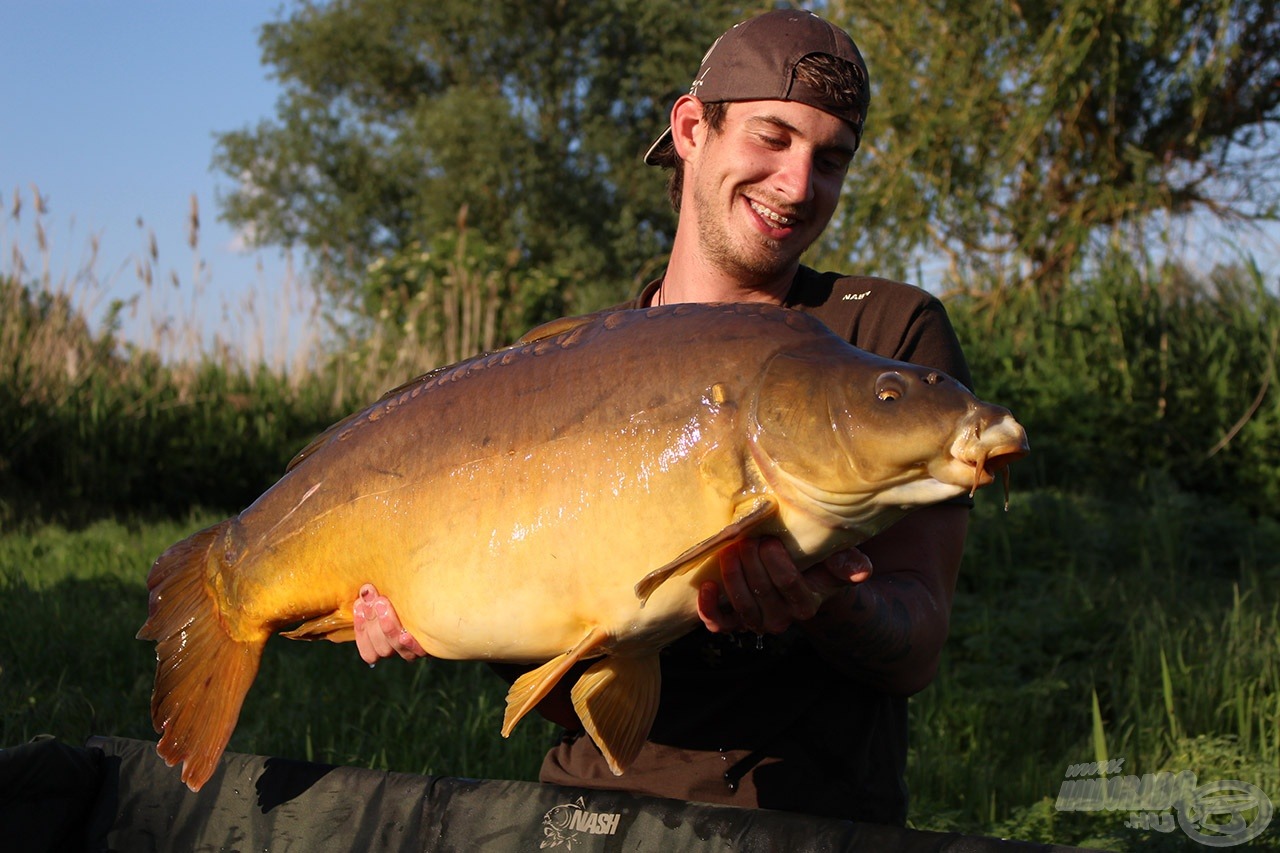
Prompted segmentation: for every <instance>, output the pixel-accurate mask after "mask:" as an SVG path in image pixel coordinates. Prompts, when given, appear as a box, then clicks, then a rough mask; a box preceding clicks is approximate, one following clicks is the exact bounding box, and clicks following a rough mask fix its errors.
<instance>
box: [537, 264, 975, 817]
mask: <svg viewBox="0 0 1280 853" xmlns="http://www.w3.org/2000/svg"><path fill="white" fill-rule="evenodd" d="M659 285H660V281H655V282H652V283H650V284H649V285H648V286H647V287H646V288H645V289H644V291H642V292H641V294H640V296H639V297H637V299H635V300H633V301H632V302H629V303H626V304H624V305H620V306H617V307H618V308H640V307H644V306H646V305H648V304H649V301H650V299H651V298H652V296H653V293H654V292H655V291H656V290H657V288H658V286H659ZM785 304H786V305H787V306H788V307H790V308H794V309H797V310H799V311H804V312H806V313H810V314H812V315H814V316H816V317H818V318H819V319H821V320H822V321H823V322H824V323H825V324H826V325H827V326H828V327H830V328H831V329H832V330H833V331H835V332H836V333H837V334H839V335H841V336H843V337H844V338H845V339H846V340H848V341H850V342H851V343H853V344H854V345H855V346H858V347H860V348H862V349H866V350H868V351H870V352H873V353H876V354H877V355H881V356H886V357H889V358H894V359H898V360H901V361H909V362H912V363H915V364H919V365H922V366H925V367H930V368H934V369H937V370H941V371H943V372H945V373H948V374H949V375H951V376H953V377H954V378H956V379H958V380H959V381H961V382H963V383H964V384H965V385H966V386H968V387H972V380H971V378H970V376H969V369H968V366H967V364H966V363H965V359H964V355H963V353H962V351H961V349H960V344H959V342H958V341H957V339H956V335H955V332H954V330H953V329H952V327H951V323H950V321H949V320H948V319H947V315H946V311H945V310H944V308H943V307H942V304H941V303H940V302H939V301H938V300H937V299H936V298H934V297H933V296H931V295H930V294H928V293H927V292H925V291H923V290H921V289H920V288H917V287H912V286H910V285H906V284H902V283H900V282H895V281H889V280H887V279H881V278H870V277H849V276H840V275H838V274H835V273H818V272H815V271H814V270H811V269H808V268H807V267H801V268H800V271H799V273H798V274H797V276H796V280H795V282H794V283H793V285H792V288H791V291H790V292H789V293H788V295H787V298H786V301H785ZM661 663H662V694H661V700H660V704H659V708H658V715H657V718H656V720H655V721H654V725H653V729H652V731H651V733H650V735H649V740H648V741H647V742H646V743H645V745H644V747H643V749H642V750H641V752H640V755H639V756H638V758H637V759H636V761H635V762H634V763H633V764H632V765H631V766H630V767H629V768H628V769H627V772H626V774H625V775H623V776H614V775H613V774H612V773H611V772H610V771H609V769H608V766H607V765H606V764H605V761H604V759H603V757H602V756H601V755H600V752H599V750H598V749H597V748H596V746H595V744H594V743H593V742H592V741H591V739H590V738H589V737H587V736H586V735H585V734H584V733H582V732H571V733H566V735H565V737H564V738H563V739H562V740H561V742H560V743H559V744H558V745H557V746H555V747H554V748H553V749H552V750H551V751H550V752H549V753H548V754H547V757H546V760H545V761H544V763H543V766H542V773H541V779H542V781H544V782H551V783H555V784H561V785H573V786H579V787H588V788H610V789H620V790H627V791H631V792H634V793H638V794H649V795H654V796H663V797H672V798H676V799H684V800H694V801H701V802H717V803H726V804H730V805H737V806H744V807H760V808H774V809H784V810H787V811H795V812H803V813H809V814H817V815H824V816H830V817H840V818H846V819H850V820H859V821H870V822H875V823H891V824H903V823H905V821H906V809H907V791H906V785H905V781H904V774H905V770H906V758H907V704H906V699H905V698H902V697H896V696H889V695H886V694H883V693H879V692H877V691H875V690H872V689H870V688H868V687H866V686H865V685H862V684H860V683H858V682H857V681H855V680H853V679H851V678H848V677H846V676H843V675H841V674H839V673H837V672H835V671H834V670H833V669H832V668H831V667H830V666H829V665H827V664H825V663H824V662H823V661H822V660H821V659H820V658H819V656H818V654H817V653H816V651H814V649H813V648H812V647H811V646H810V645H809V643H808V641H807V640H806V639H805V638H804V637H803V635H802V633H801V632H800V631H799V630H797V629H792V630H791V631H789V632H787V633H785V634H782V635H779V636H763V637H757V636H756V635H755V634H746V635H743V634H737V635H724V634H712V633H711V632H709V631H706V630H704V629H702V628H698V629H695V630H694V631H693V632H691V633H690V634H688V635H686V636H685V637H683V638H682V639H680V640H679V641H677V642H675V643H673V644H672V645H671V646H669V647H667V648H666V649H664V650H663V652H662V654H661Z"/></svg>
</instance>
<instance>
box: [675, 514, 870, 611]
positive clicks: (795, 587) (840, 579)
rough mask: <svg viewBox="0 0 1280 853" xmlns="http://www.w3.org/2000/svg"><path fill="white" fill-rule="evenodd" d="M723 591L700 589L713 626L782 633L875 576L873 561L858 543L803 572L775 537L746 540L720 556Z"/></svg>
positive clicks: (701, 605) (700, 608)
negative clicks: (843, 591) (853, 585)
mask: <svg viewBox="0 0 1280 853" xmlns="http://www.w3.org/2000/svg"><path fill="white" fill-rule="evenodd" d="M720 573H721V581H722V583H723V595H722V594H721V592H720V590H719V589H718V588H716V585H715V584H714V583H706V584H703V586H702V588H701V589H699V591H698V616H699V617H700V618H701V619H702V623H703V624H704V625H706V626H707V628H708V629H709V630H711V631H717V632H725V631H742V630H747V631H755V632H757V633H765V634H780V633H782V632H783V631H785V630H787V628H789V627H790V626H791V625H792V624H793V623H795V622H803V621H806V620H808V619H812V618H813V617H814V616H815V615H817V613H818V610H819V609H820V608H821V607H822V604H823V602H824V601H826V599H827V598H829V597H830V596H831V595H832V594H834V593H835V592H838V591H839V590H841V589H844V588H846V587H848V585H849V584H851V583H861V582H862V581H864V580H866V579H867V578H868V577H870V576H871V561H870V559H868V558H867V556H866V555H865V554H863V553H862V552H861V551H859V550H857V549H856V548H851V549H849V550H847V551H841V552H839V553H837V554H834V555H832V556H831V557H829V558H828V559H827V560H826V561H824V562H822V563H819V564H817V565H815V566H812V567H810V568H809V569H807V570H805V571H803V572H802V571H800V570H799V569H798V568H797V567H796V564H795V561H794V560H792V559H791V555H790V554H788V553H787V550H786V548H785V547H784V546H783V544H782V543H781V542H780V541H779V540H777V539H774V538H762V539H754V540H747V541H744V542H741V543H739V544H738V545H737V546H735V547H732V548H728V549H725V550H724V551H723V552H721V556H720Z"/></svg>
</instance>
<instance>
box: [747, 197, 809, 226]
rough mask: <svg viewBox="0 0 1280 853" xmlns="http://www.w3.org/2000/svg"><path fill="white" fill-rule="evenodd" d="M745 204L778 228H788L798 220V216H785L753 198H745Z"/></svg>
mask: <svg viewBox="0 0 1280 853" xmlns="http://www.w3.org/2000/svg"><path fill="white" fill-rule="evenodd" d="M747 204H749V205H750V206H751V209H752V210H754V211H755V212H756V215H757V216H759V217H760V218H761V219H763V220H764V221H765V222H766V223H768V224H770V225H776V226H777V227H779V228H790V227H792V226H794V225H795V224H796V223H798V222H799V221H800V219H799V217H796V216H785V215H783V214H781V213H778V212H777V211H776V210H773V209H772V208H768V207H765V206H764V205H763V204H761V203H760V202H758V201H755V200H754V199H750V198H749V199H747Z"/></svg>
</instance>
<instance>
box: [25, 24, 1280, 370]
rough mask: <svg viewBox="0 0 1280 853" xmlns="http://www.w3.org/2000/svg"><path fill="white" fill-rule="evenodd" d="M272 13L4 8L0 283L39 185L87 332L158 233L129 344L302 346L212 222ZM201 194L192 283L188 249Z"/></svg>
mask: <svg viewBox="0 0 1280 853" xmlns="http://www.w3.org/2000/svg"><path fill="white" fill-rule="evenodd" d="M278 8H279V6H278V4H277V3H276V2H274V0H272V2H266V0H262V2H250V0H148V2H143V0H0V32H2V33H4V36H3V40H2V41H0V75H2V76H0V79H3V80H4V81H5V84H4V85H3V86H0V122H2V123H3V124H2V127H3V132H2V133H0V251H3V255H0V272H4V271H10V270H12V261H11V260H10V258H11V257H12V248H13V246H14V245H17V246H18V247H19V248H20V249H21V251H22V254H23V257H24V259H25V261H26V263H27V266H28V268H29V269H30V268H32V267H38V266H39V259H40V257H41V253H40V252H39V251H38V249H37V248H36V246H35V237H34V227H35V226H34V223H35V217H34V215H33V214H34V205H33V203H32V198H33V196H32V194H33V189H32V187H33V186H35V187H38V188H39V192H40V194H41V197H42V198H43V199H44V201H45V204H46V207H47V212H46V214H45V215H44V216H43V222H42V224H43V227H44V229H45V232H46V234H47V237H48V241H49V246H50V249H49V252H48V259H49V267H50V279H51V280H52V281H54V282H73V283H74V282H75V281H76V280H77V272H78V271H79V270H81V269H82V268H83V267H84V266H85V265H86V258H87V257H88V247H89V244H90V240H91V238H97V239H98V240H99V241H100V248H99V251H98V256H97V261H96V263H95V265H94V269H95V270H96V277H95V281H96V282H97V284H96V285H95V287H94V288H93V293H92V296H93V297H94V299H92V300H90V299H86V300H85V301H86V305H87V310H88V313H89V315H90V319H91V320H92V319H97V317H98V316H99V315H101V314H102V313H103V312H104V310H105V305H106V304H107V303H108V302H109V301H110V300H112V299H122V300H127V299H129V298H130V297H131V296H135V295H138V294H141V293H143V292H144V288H143V287H142V285H141V282H140V279H139V277H138V275H137V273H136V272H135V264H136V262H137V261H139V260H140V259H145V258H146V257H147V254H148V251H147V250H148V245H149V233H150V231H154V234H155V243H156V246H157V248H158V250H159V261H158V263H157V264H155V266H156V268H157V269H156V276H155V277H156V279H157V280H159V281H162V282H164V283H166V284H167V285H168V286H166V287H162V288H155V289H153V291H150V292H149V295H148V297H147V298H148V299H149V300H150V305H151V306H152V307H151V308H150V309H147V308H146V303H143V309H142V310H140V311H139V313H138V314H137V315H127V316H126V317H125V326H124V331H125V333H126V335H131V336H133V337H134V338H135V339H139V340H142V341H146V340H147V339H148V337H149V334H150V333H149V331H148V330H149V329H151V328H154V324H155V318H157V317H160V318H163V317H167V316H170V315H177V317H178V319H179V321H180V322H179V323H178V325H181V324H182V318H189V319H190V322H189V323H188V325H197V326H199V327H200V329H201V331H200V333H199V334H201V335H203V336H204V337H205V338H206V340H207V338H208V336H210V335H212V334H214V333H217V334H218V335H220V336H222V337H223V338H224V339H229V340H230V341H231V343H232V344H233V345H236V346H238V347H239V349H240V350H241V351H242V352H245V353H248V355H249V357H250V359H251V360H252V358H253V357H255V356H256V355H258V354H259V353H258V352H257V351H255V346H256V347H258V348H259V349H260V350H262V355H263V356H264V357H267V356H269V355H270V352H268V351H271V350H275V351H276V352H277V354H278V353H279V352H280V351H283V350H287V351H290V352H292V351H296V350H297V349H298V348H299V347H300V346H301V345H302V344H303V343H305V340H304V339H305V338H306V336H307V335H310V334H314V331H315V329H314V328H310V327H308V322H309V321H310V318H311V317H312V316H313V315H311V314H310V313H309V311H310V309H309V307H308V304H307V303H308V302H310V301H311V300H308V299H307V296H308V294H309V291H307V290H306V288H305V287H300V286H299V284H298V282H299V279H298V276H297V275H295V274H294V273H293V272H292V270H291V268H290V267H289V265H288V264H287V262H286V259H285V258H284V257H283V256H282V254H281V253H280V252H279V250H265V251H258V252H250V251H246V250H245V249H244V247H243V241H242V240H241V239H239V237H238V235H237V234H236V233H235V232H233V231H232V230H231V229H230V228H229V227H228V226H227V225H226V224H225V223H222V222H220V221H219V220H218V216H217V213H218V205H217V199H218V196H219V193H226V192H228V191H230V190H231V189H232V188H233V185H232V184H231V182H230V180H229V179H228V178H227V177H225V176H221V175H218V174H215V173H214V172H213V171H212V170H211V163H212V157H213V151H214V135H215V134H216V133H219V132H226V131H230V130H237V129H241V128H244V127H248V126H252V125H254V124H256V123H257V122H258V121H260V120H263V119H268V118H270V117H271V116H272V115H273V108H274V104H275V101H276V98H277V96H278V95H279V91H280V90H279V87H278V86H277V84H276V83H275V81H274V80H272V79H271V78H270V76H269V73H268V69H267V68H265V67H264V66H262V65H261V64H260V61H259V60H260V52H259V48H258V32H259V29H260V27H261V26H262V25H263V24H264V23H266V22H268V21H270V20H273V19H275V17H276V15H277V9H278ZM193 194H194V195H195V197H196V200H197V203H198V207H199V212H200V223H201V229H200V248H199V253H198V255H199V258H200V259H201V260H202V261H203V263H204V265H205V266H204V267H203V268H202V269H201V270H200V271H199V272H198V273H197V272H196V269H195V264H194V260H193V252H192V251H191V249H189V248H188V246H187V242H186V223H187V216H188V210H189V207H190V199H191V196H192V195H193ZM15 196H16V197H17V199H18V200H20V201H21V203H22V211H21V215H20V218H19V219H18V220H16V221H15V220H14V219H13V218H12V216H11V215H10V214H11V211H12V208H13V205H14V201H15ZM139 219H141V221H142V222H143V227H141V228H140V227H139V226H138V221H139ZM1224 237H1225V238H1226V239H1225V241H1224V240H1223V239H1222V238H1224ZM1188 240H1189V244H1190V245H1191V246H1192V247H1193V251H1194V252H1196V253H1197V258H1196V260H1197V261H1198V263H1196V266H1198V267H1201V268H1203V269H1208V268H1209V267H1211V266H1212V265H1213V263H1215V262H1217V261H1219V260H1223V259H1227V260H1230V259H1231V253H1232V252H1233V251H1234V249H1233V248H1232V247H1233V246H1236V245H1241V246H1244V247H1245V248H1246V249H1248V250H1251V251H1254V252H1256V253H1257V257H1258V260H1259V262H1260V264H1261V266H1262V268H1263V270H1264V273H1265V274H1266V276H1267V281H1268V282H1269V283H1270V285H1271V286H1272V287H1275V286H1276V282H1277V280H1278V279H1280V229H1275V228H1272V229H1270V230H1269V231H1267V232H1265V233H1262V234H1258V233H1248V232H1241V231H1236V230H1232V229H1227V230H1226V231H1225V232H1224V231H1223V229H1220V228H1209V229H1203V228H1197V229H1195V230H1194V233H1192V234H1190V235H1189V236H1188ZM300 265H301V261H300V260H299V266H300ZM175 274H176V276H177V279H178V285H177V287H173V286H172V284H171V283H170V282H171V281H172V276H173V275H175ZM917 283H919V284H922V285H924V286H926V287H929V286H930V282H928V281H921V282H917ZM156 294H159V295H156ZM139 298H140V299H141V297H139ZM250 299H252V300H253V303H252V306H250V305H249V300H250ZM95 312H96V313H95ZM312 325H315V324H314V323H313V324H312ZM237 335H239V336H240V339H239V340H236V337H237Z"/></svg>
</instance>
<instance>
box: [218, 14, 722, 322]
mask: <svg viewBox="0 0 1280 853" xmlns="http://www.w3.org/2000/svg"><path fill="white" fill-rule="evenodd" d="M737 8H738V4H734V3H726V2H717V3H712V4H701V5H700V6H697V7H690V6H689V5H688V4H680V3H677V2H673V0H661V2H654V0H608V2H602V0H591V2H577V3H541V2H514V3H513V2H504V3H496V2H484V3H475V2H470V0H441V2H435V3H401V2H392V0H335V2H330V3H325V4H319V3H310V2H307V3H302V4H299V5H298V6H296V7H294V8H293V9H292V11H291V12H290V14H289V15H288V17H286V18H283V19H281V20H280V21H278V22H276V23H274V24H270V25H268V26H266V27H265V28H264V30H263V32H262V37H261V43H262V49H263V62H264V63H265V64H267V65H269V66H271V67H272V69H273V70H274V73H275V75H276V76H277V78H278V79H279V80H280V82H281V84H282V85H283V87H284V95H283V97H282V98H281V99H280V101H279V104H278V106H277V111H276V116H275V117H274V119H272V120H266V121H263V122H260V123H259V124H258V125H257V126H256V127H254V128H251V129H243V130H238V131H232V132H228V133H224V134H222V135H220V136H219V140H218V147H217V153H216V155H215V166H216V167H217V168H218V169H219V170H220V171H222V172H224V173H226V174H227V175H228V176H229V177H230V178H231V179H232V180H233V181H235V182H236V183H237V189H236V190H235V191H233V192H232V193H231V194H230V195H229V196H228V197H227V198H226V199H225V204H224V211H223V215H224V217H225V218H227V219H228V220H229V221H231V222H233V223H236V224H238V225H243V226H251V227H252V230H253V233H254V234H255V235H257V237H258V239H259V240H260V241H261V242H263V243H268V244H269V243H281V244H286V245H299V246H302V247H305V248H306V249H307V250H308V251H309V253H310V254H311V256H312V258H313V259H314V260H315V261H316V262H317V263H318V264H319V265H320V266H321V267H322V268H324V269H326V270H327V271H328V272H330V273H332V275H333V279H332V281H331V283H330V285H331V287H333V288H335V289H336V290H338V291H343V290H345V288H347V287H349V286H350V285H351V283H352V282H353V281H354V280H356V279H358V278H359V277H360V275H361V272H362V270H364V269H365V268H366V267H367V266H368V265H369V264H371V263H373V262H374V261H376V260H377V259H378V258H380V257H387V258H391V257H395V256H397V255H404V254H406V253H409V252H411V251H412V248H411V247H412V246H414V245H415V243H416V244H418V245H421V246H430V245H432V241H433V238H434V235H436V234H439V233H441V232H443V231H446V230H448V229H449V228H451V227H452V226H453V223H454V221H455V218H456V217H457V215H458V212H459V211H460V210H462V209H463V208H465V209H466V210H467V217H468V224H469V227H470V228H471V229H472V231H473V235H474V239H476V240H478V241H479V242H481V243H485V244H488V245H493V246H505V247H514V248H515V250H516V251H517V252H518V255H519V257H518V262H519V263H520V264H522V265H527V266H533V267H539V268H544V269H557V270H563V271H565V272H573V273H576V274H577V275H578V276H579V277H581V278H582V279H584V280H588V281H597V282H600V283H601V285H602V286H605V287H606V289H607V291H608V293H609V294H610V295H609V297H608V298H607V299H606V300H605V301H618V300H619V299H620V298H622V297H623V296H624V295H625V294H626V293H627V292H628V291H630V290H633V289H634V279H633V276H634V275H635V273H636V270H638V269H640V268H641V267H642V266H643V265H644V264H645V263H646V262H647V261H649V260H650V259H651V258H653V257H654V256H656V255H659V254H661V253H662V252H663V251H664V249H665V248H666V246H667V245H668V243H667V237H666V236H664V235H665V234H667V233H668V232H669V230H670V226H671V222H672V220H671V212H670V210H669V207H668V204H667V202H666V199H665V195H664V192H663V186H662V184H663V182H662V180H661V178H660V176H659V175H657V174H655V173H654V170H652V169H650V168H648V167H645V166H644V165H642V163H641V161H640V156H641V154H642V153H643V152H644V150H645V149H646V148H647V146H648V144H649V143H650V142H651V141H652V140H653V138H654V137H656V136H657V135H658V133H659V131H660V130H661V129H662V127H664V126H665V122H666V112H667V110H668V109H669V108H670V105H671V102H672V101H674V99H675V95H676V93H677V92H679V91H681V90H683V89H685V88H687V86H688V84H689V80H690V79H692V75H693V74H694V73H695V71H696V69H697V67H698V62H699V59H700V57H701V56H702V53H703V51H705V50H706V47H707V45H709V44H710V43H711V41H712V39H714V37H715V36H716V35H717V34H718V33H719V32H720V31H721V30H723V28H724V27H726V26H728V25H729V24H730V23H732V22H733V21H734V20H736V19H737V14H736V13H737Z"/></svg>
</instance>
